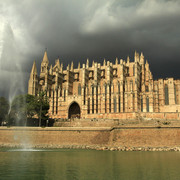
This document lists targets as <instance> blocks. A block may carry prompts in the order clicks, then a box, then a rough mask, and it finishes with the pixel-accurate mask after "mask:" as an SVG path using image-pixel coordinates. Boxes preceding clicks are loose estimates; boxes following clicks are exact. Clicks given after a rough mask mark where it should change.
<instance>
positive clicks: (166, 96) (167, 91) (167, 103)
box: [164, 84, 169, 105]
mask: <svg viewBox="0 0 180 180" xmlns="http://www.w3.org/2000/svg"><path fill="white" fill-rule="evenodd" d="M164 93H165V105H169V90H168V85H167V84H166V85H165V87H164Z"/></svg>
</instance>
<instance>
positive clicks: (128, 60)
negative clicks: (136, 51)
mask: <svg viewBox="0 0 180 180" xmlns="http://www.w3.org/2000/svg"><path fill="white" fill-rule="evenodd" d="M129 62H130V58H129V56H128V57H127V63H128V64H129Z"/></svg>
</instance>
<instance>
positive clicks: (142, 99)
mask: <svg viewBox="0 0 180 180" xmlns="http://www.w3.org/2000/svg"><path fill="white" fill-rule="evenodd" d="M141 112H143V97H141Z"/></svg>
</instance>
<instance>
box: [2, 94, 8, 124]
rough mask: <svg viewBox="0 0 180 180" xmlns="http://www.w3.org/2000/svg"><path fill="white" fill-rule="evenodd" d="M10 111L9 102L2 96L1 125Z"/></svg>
mask: <svg viewBox="0 0 180 180" xmlns="http://www.w3.org/2000/svg"><path fill="white" fill-rule="evenodd" d="M8 111H9V103H8V101H7V100H6V98H4V97H0V125H2V122H3V121H5V119H6V116H7V114H8Z"/></svg>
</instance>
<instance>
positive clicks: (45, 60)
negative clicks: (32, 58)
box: [42, 50, 49, 64]
mask: <svg viewBox="0 0 180 180" xmlns="http://www.w3.org/2000/svg"><path fill="white" fill-rule="evenodd" d="M42 63H46V64H49V60H48V57H47V50H45V52H44V57H43V60H42Z"/></svg>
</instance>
